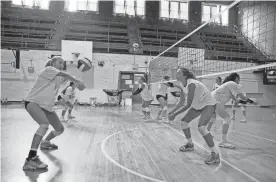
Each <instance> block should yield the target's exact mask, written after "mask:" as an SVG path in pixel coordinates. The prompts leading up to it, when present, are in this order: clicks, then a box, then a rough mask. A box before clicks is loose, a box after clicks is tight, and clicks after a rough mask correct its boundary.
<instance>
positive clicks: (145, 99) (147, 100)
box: [132, 77, 153, 120]
mask: <svg viewBox="0 0 276 182" xmlns="http://www.w3.org/2000/svg"><path fill="white" fill-rule="evenodd" d="M137 94H140V95H141V97H142V112H143V114H144V115H143V116H142V119H145V120H148V119H151V116H150V109H149V105H150V104H151V102H152V101H153V96H152V94H151V92H150V91H149V87H148V85H147V83H146V79H145V77H141V78H140V79H139V88H138V89H137V90H136V91H135V92H134V93H132V95H137Z"/></svg>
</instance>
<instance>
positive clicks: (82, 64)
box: [77, 58, 92, 72]
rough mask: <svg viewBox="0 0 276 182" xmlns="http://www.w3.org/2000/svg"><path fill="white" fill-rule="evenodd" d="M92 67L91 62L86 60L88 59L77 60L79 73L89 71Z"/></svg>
mask: <svg viewBox="0 0 276 182" xmlns="http://www.w3.org/2000/svg"><path fill="white" fill-rule="evenodd" d="M91 67H92V62H91V61H90V60H89V59H88V58H81V59H78V64H77V68H78V69H79V70H80V71H81V72H85V71H88V70H90V69H91Z"/></svg>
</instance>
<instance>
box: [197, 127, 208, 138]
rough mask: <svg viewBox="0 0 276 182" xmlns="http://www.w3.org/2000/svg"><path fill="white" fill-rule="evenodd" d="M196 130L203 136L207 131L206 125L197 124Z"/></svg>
mask: <svg viewBox="0 0 276 182" xmlns="http://www.w3.org/2000/svg"><path fill="white" fill-rule="evenodd" d="M198 131H199V133H200V134H201V135H202V136H205V135H207V134H208V133H209V131H208V130H207V127H206V126H198Z"/></svg>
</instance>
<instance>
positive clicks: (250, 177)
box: [162, 123, 261, 182]
mask: <svg viewBox="0 0 276 182" xmlns="http://www.w3.org/2000/svg"><path fill="white" fill-rule="evenodd" d="M162 124H163V125H165V126H166V127H167V128H170V129H171V130H173V131H174V132H176V133H177V134H179V135H180V136H182V137H185V136H184V134H182V133H180V132H179V131H177V130H176V129H174V128H172V127H170V126H168V125H166V124H164V123H162ZM185 138H186V137H185ZM193 143H194V144H196V145H197V146H198V147H200V148H202V149H204V150H205V151H207V152H209V150H207V149H206V148H205V147H203V146H202V145H200V144H199V143H197V142H195V141H193ZM220 160H221V161H223V162H224V163H226V164H227V165H229V166H230V167H232V168H233V169H235V170H237V171H238V172H240V173H241V174H243V175H245V176H246V177H248V178H249V179H251V180H252V181H255V182H261V181H259V180H257V179H256V178H254V177H253V176H251V175H250V174H247V173H246V172H244V171H243V170H241V169H240V168H238V167H236V166H235V165H233V164H231V163H230V162H228V161H226V160H225V159H223V158H220Z"/></svg>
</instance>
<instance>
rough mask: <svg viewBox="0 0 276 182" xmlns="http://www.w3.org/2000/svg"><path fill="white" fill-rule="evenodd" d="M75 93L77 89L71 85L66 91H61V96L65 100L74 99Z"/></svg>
mask: <svg viewBox="0 0 276 182" xmlns="http://www.w3.org/2000/svg"><path fill="white" fill-rule="evenodd" d="M74 95H75V91H74V90H73V88H72V87H71V86H69V87H67V88H66V90H65V93H63V92H61V96H62V98H63V99H64V100H65V101H69V100H73V96H74Z"/></svg>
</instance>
